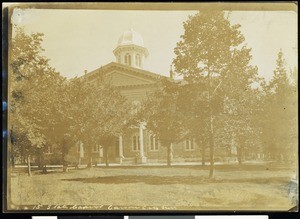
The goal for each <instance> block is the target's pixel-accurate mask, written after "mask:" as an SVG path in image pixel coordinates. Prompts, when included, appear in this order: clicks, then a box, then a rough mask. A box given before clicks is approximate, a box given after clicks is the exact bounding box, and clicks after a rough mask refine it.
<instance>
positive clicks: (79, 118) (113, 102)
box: [69, 72, 131, 167]
mask: <svg viewBox="0 0 300 219" xmlns="http://www.w3.org/2000/svg"><path fill="white" fill-rule="evenodd" d="M101 73H102V72H101ZM70 86H71V88H70V89H71V91H72V92H70V97H69V98H70V100H71V107H70V109H69V112H70V116H71V118H72V122H71V133H72V136H73V139H75V140H76V141H77V142H82V143H83V144H84V148H85V150H86V151H87V154H88V156H89V163H88V167H92V148H93V147H94V146H95V145H101V147H102V148H103V149H104V157H105V162H106V166H108V165H109V160H108V151H109V148H110V146H112V145H113V144H114V142H115V141H116V138H117V137H118V136H119V135H121V134H122V133H123V130H124V127H125V126H126V123H127V122H128V121H129V118H130V116H131V114H130V111H131V109H130V108H131V105H130V104H129V103H128V101H127V100H126V99H125V97H123V96H122V95H121V94H120V92H119V91H118V90H117V89H116V88H115V87H113V86H112V85H111V84H109V82H107V81H106V80H105V75H103V74H99V76H98V78H96V79H94V80H93V81H89V79H88V78H84V77H81V78H75V79H72V81H71V82H70Z"/></svg>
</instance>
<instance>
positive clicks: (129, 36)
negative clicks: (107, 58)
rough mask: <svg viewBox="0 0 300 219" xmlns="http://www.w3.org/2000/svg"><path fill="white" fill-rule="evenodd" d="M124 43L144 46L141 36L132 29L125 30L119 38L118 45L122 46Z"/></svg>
mask: <svg viewBox="0 0 300 219" xmlns="http://www.w3.org/2000/svg"><path fill="white" fill-rule="evenodd" d="M124 45H137V46H141V47H144V41H143V38H142V36H141V35H140V34H139V33H138V32H136V31H134V30H132V29H131V30H128V31H125V32H124V33H123V34H122V36H121V37H120V38H119V41H118V46H124Z"/></svg>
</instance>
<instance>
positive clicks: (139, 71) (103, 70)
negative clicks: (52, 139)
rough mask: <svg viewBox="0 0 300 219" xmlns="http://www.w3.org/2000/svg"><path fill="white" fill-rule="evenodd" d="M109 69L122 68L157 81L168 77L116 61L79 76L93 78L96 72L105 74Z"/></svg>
mask: <svg viewBox="0 0 300 219" xmlns="http://www.w3.org/2000/svg"><path fill="white" fill-rule="evenodd" d="M111 70H122V71H126V72H128V73H130V74H133V75H135V76H139V77H143V78H148V79H152V80H154V81H158V80H159V79H161V78H168V77H166V76H164V75H160V74H157V73H153V72H150V71H146V70H142V69H138V68H133V67H130V66H128V65H123V64H120V63H116V62H111V63H109V64H107V65H104V66H101V67H100V68H97V69H95V70H93V71H91V72H89V73H86V74H85V75H83V76H81V77H80V78H87V79H88V78H93V76H96V75H97V74H105V73H109V72H110V71H111Z"/></svg>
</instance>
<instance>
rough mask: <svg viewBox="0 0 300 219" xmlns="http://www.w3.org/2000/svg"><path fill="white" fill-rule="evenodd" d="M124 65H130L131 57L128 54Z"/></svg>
mask: <svg viewBox="0 0 300 219" xmlns="http://www.w3.org/2000/svg"><path fill="white" fill-rule="evenodd" d="M125 64H126V65H131V56H130V55H129V53H127V54H126V55H125Z"/></svg>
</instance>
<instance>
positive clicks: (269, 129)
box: [263, 50, 297, 161]
mask: <svg viewBox="0 0 300 219" xmlns="http://www.w3.org/2000/svg"><path fill="white" fill-rule="evenodd" d="M276 65H277V66H276V69H275V70H274V75H273V78H272V79H271V81H270V82H269V84H266V86H265V93H266V96H265V106H264V117H263V120H264V121H265V123H264V126H263V138H264V142H265V144H266V147H265V148H266V151H267V153H268V154H269V155H270V156H271V158H272V159H276V160H281V161H282V160H286V159H292V160H295V158H292V157H289V156H290V155H293V154H294V153H296V145H297V86H296V84H295V83H294V82H293V81H292V80H291V78H290V77H289V76H288V75H287V70H286V64H285V60H284V58H283V52H282V51H281V50H280V51H279V53H278V57H277V61H276ZM291 152H292V153H291Z"/></svg>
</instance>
